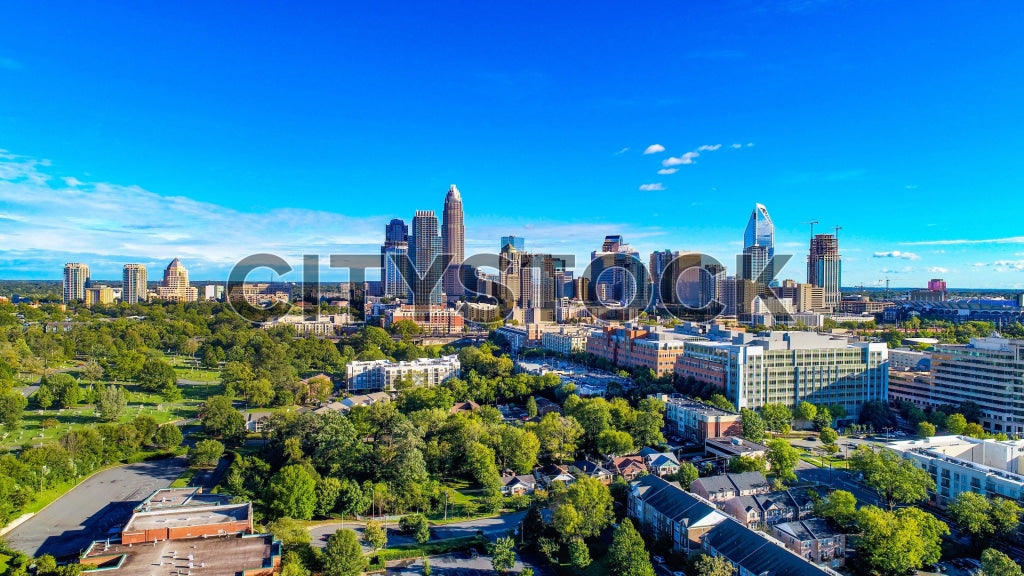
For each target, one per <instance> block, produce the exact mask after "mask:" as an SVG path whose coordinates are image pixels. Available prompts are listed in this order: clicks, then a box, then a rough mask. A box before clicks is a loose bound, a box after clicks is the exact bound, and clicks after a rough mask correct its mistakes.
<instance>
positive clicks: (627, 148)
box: [615, 146, 629, 156]
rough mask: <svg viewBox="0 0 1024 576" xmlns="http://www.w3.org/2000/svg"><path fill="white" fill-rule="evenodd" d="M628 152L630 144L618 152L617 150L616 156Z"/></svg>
mask: <svg viewBox="0 0 1024 576" xmlns="http://www.w3.org/2000/svg"><path fill="white" fill-rule="evenodd" d="M626 152H629V146H626V147H625V148H623V149H622V150H619V151H618V152H616V153H615V156H622V155H623V154H625V153H626Z"/></svg>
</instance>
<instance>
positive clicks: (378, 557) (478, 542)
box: [366, 536, 487, 572]
mask: <svg viewBox="0 0 1024 576" xmlns="http://www.w3.org/2000/svg"><path fill="white" fill-rule="evenodd" d="M486 545H487V538H484V537H483V536H466V537H463V538H449V539H447V540H436V541H434V542H427V543H426V544H407V545H404V546H395V547H394V548H387V549H384V550H380V551H378V552H376V553H374V554H372V555H371V556H370V565H369V567H367V569H366V571H367V572H372V571H374V570H383V569H384V564H385V563H386V562H391V561H394V560H405V559H407V558H419V557H421V556H437V555H440V554H451V553H452V552H458V551H460V550H468V549H470V548H473V547H481V548H482V547H484V546H486Z"/></svg>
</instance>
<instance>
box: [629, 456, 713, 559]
mask: <svg viewBox="0 0 1024 576" xmlns="http://www.w3.org/2000/svg"><path fill="white" fill-rule="evenodd" d="M627 514H628V515H629V517H630V518H632V519H633V521H634V522H636V524H637V527H638V528H639V530H640V531H641V532H643V533H644V534H647V535H648V536H649V537H650V538H652V539H654V540H662V539H664V540H668V541H670V542H672V549H673V550H679V551H689V550H690V549H691V548H697V547H698V546H699V543H700V537H701V535H703V534H705V533H706V532H708V531H709V530H711V529H712V528H713V527H714V526H715V525H717V524H719V523H721V522H725V521H728V520H729V518H728V516H726V515H725V514H724V513H723V512H721V511H720V510H718V509H717V508H715V505H714V504H712V503H711V502H708V501H707V500H705V499H703V498H700V497H699V496H696V495H694V494H690V493H689V492H686V491H685V490H683V489H682V488H680V487H679V485H678V484H675V483H673V482H668V481H666V480H663V479H661V478H659V477H657V476H654V475H653V474H649V475H647V476H644V477H642V478H640V479H639V480H635V481H633V482H632V483H631V484H630V486H629V500H628V505H627Z"/></svg>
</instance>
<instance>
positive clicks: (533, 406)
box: [526, 396, 537, 418]
mask: <svg viewBox="0 0 1024 576" xmlns="http://www.w3.org/2000/svg"><path fill="white" fill-rule="evenodd" d="M526 415H527V416H529V417H530V418H536V417H537V400H536V399H535V398H534V397H533V396H530V397H529V398H527V399H526Z"/></svg>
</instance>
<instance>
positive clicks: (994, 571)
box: [981, 548, 1024, 576]
mask: <svg viewBox="0 0 1024 576" xmlns="http://www.w3.org/2000/svg"><path fill="white" fill-rule="evenodd" d="M981 571H982V572H984V574H985V576H1024V571H1022V570H1021V567H1020V564H1017V563H1016V562H1014V561H1013V558H1010V557H1009V556H1007V555H1006V554H1003V553H1002V552H1000V551H999V550H996V549H995V548H986V549H985V551H984V552H982V553H981Z"/></svg>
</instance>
